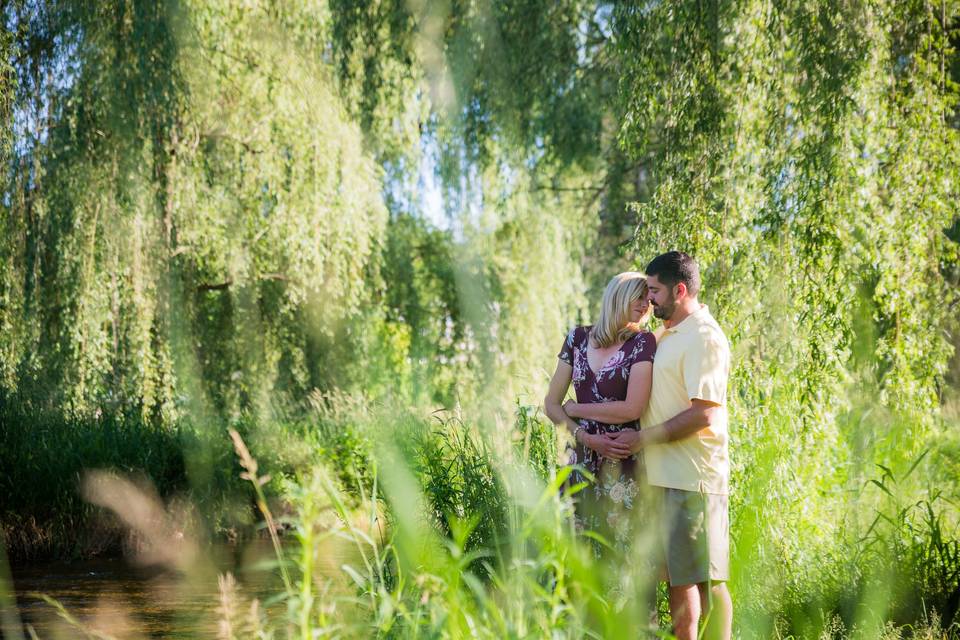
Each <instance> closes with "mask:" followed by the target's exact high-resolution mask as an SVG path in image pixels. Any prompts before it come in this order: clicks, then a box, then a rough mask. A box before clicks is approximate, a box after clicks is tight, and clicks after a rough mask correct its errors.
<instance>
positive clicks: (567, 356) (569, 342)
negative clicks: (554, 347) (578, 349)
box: [557, 327, 577, 367]
mask: <svg viewBox="0 0 960 640" xmlns="http://www.w3.org/2000/svg"><path fill="white" fill-rule="evenodd" d="M576 340H577V327H574V328H573V329H570V333H568V334H567V337H566V338H565V339H564V341H563V347H561V348H560V353H558V354H557V357H558V358H560V359H561V360H563V361H564V362H566V363H567V364H568V365H570V366H571V367H572V366H573V348H574V345H575V344H576Z"/></svg>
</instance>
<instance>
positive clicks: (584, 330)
mask: <svg viewBox="0 0 960 640" xmlns="http://www.w3.org/2000/svg"><path fill="white" fill-rule="evenodd" d="M592 328H593V325H592V324H583V325H578V326H576V327H573V328H572V329H570V331H569V332H568V333H567V340H569V341H571V344H580V343H581V342H583V341H584V340H586V338H587V336H588V335H590V329H592Z"/></svg>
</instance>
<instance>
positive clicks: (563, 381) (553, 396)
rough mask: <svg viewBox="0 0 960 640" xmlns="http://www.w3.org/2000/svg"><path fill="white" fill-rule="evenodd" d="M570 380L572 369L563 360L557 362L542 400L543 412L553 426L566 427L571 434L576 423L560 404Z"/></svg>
mask: <svg viewBox="0 0 960 640" xmlns="http://www.w3.org/2000/svg"><path fill="white" fill-rule="evenodd" d="M572 379H573V367H572V366H570V365H569V364H567V363H566V362H564V361H563V360H557V370H556V371H554V372H553V377H552V378H550V387H549V388H548V389H547V395H546V397H545V398H544V399H543V412H544V413H546V414H547V417H548V418H550V420H551V421H552V422H553V424H557V425H560V424H562V425H564V426H566V427H567V429H568V430H569V431H570V433H571V434H572V433H573V431H574V430H575V429H576V428H577V423H576V421H575V420H572V419H571V418H570V416H569V415H567V413H566V412H565V411H564V410H563V406H562V403H563V398H564V396H566V395H567V389H569V388H570V380H572Z"/></svg>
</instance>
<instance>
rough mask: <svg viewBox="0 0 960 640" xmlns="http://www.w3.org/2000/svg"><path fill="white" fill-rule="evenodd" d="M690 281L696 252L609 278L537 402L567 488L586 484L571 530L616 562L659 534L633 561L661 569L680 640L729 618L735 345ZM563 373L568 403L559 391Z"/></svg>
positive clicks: (718, 631)
mask: <svg viewBox="0 0 960 640" xmlns="http://www.w3.org/2000/svg"><path fill="white" fill-rule="evenodd" d="M699 290H700V272H699V268H698V267H697V263H696V262H695V261H694V259H693V258H691V257H690V256H688V255H687V254H685V253H681V252H678V251H671V252H669V253H665V254H663V255H660V256H657V257H656V258H654V259H653V260H652V261H651V262H650V264H648V265H647V268H646V274H641V273H637V272H626V273H621V274H619V275H617V276H616V277H614V278H613V280H611V281H610V283H609V284H608V285H607V288H606V290H605V291H604V294H603V302H602V307H601V310H600V315H599V317H598V318H597V321H596V323H595V324H593V325H590V326H585V327H576V328H574V329H573V330H572V331H571V332H570V333H569V334H568V335H567V338H566V340H565V342H564V344H563V348H562V349H561V351H560V354H559V356H558V357H559V359H560V361H559V362H558V363H557V370H556V372H555V373H554V375H553V378H552V380H551V382H550V389H549V391H548V392H547V397H546V399H545V402H544V405H545V409H546V413H547V415H548V416H549V417H550V419H551V420H553V421H554V422H555V423H556V424H563V425H565V426H566V427H567V428H568V429H569V430H570V434H571V435H572V437H573V439H574V441H575V442H574V445H573V447H572V451H571V452H570V464H572V465H576V466H575V467H574V471H573V473H572V474H571V486H573V485H579V486H581V487H585V488H583V489H582V490H581V491H579V492H576V493H575V494H574V499H575V505H576V520H577V525H578V528H583V529H587V530H590V531H593V532H596V533H598V534H600V536H601V537H602V538H603V539H604V540H605V541H606V544H604V545H602V546H599V545H598V546H597V547H596V548H597V549H598V552H597V553H598V556H603V555H605V554H606V555H608V556H609V555H610V554H613V555H614V556H615V557H617V558H619V562H630V560H629V559H628V558H629V556H627V555H624V554H625V553H626V552H627V551H628V550H629V548H630V547H631V546H637V545H636V542H637V540H638V538H640V537H644V538H645V539H646V540H653V541H654V542H653V544H650V545H648V546H647V547H646V552H645V556H647V557H644V558H642V559H641V560H640V562H642V563H646V564H647V567H648V568H649V571H650V573H651V574H652V575H654V576H659V577H663V578H665V579H666V580H668V581H669V593H670V614H671V618H672V619H673V632H674V634H675V635H676V636H677V637H678V638H680V639H681V640H685V639H690V640H693V639H694V638H697V637H698V625H699V624H700V622H701V621H703V622H704V624H705V629H704V631H705V635H706V637H708V638H729V637H730V631H731V624H732V617H733V606H732V603H731V600H730V594H729V592H728V591H727V586H726V582H727V581H728V580H729V577H730V572H729V521H728V513H727V488H728V482H729V476H730V463H729V458H728V454H727V409H726V389H727V377H728V374H729V369H730V349H729V346H728V343H727V339H726V336H724V334H723V331H722V330H721V329H720V327H719V325H717V322H716V321H715V320H714V319H713V316H711V315H710V311H709V309H708V308H707V306H706V305H704V304H701V303H700V302H699V301H698V300H697V294H698V293H699ZM651 309H652V311H653V315H654V316H656V317H657V318H659V319H660V320H662V322H663V325H662V327H661V328H660V329H658V330H657V331H656V333H651V332H649V331H646V330H644V329H643V328H642V327H643V325H644V324H645V321H646V320H647V318H648V316H649V312H650V310H651ZM571 382H572V383H573V386H574V390H575V392H576V401H573V400H568V401H567V402H566V403H563V398H564V397H565V396H566V394H567V390H568V388H569V386H570V383H571ZM581 470H584V471H586V472H587V473H588V474H589V475H585V474H583V473H581ZM581 483H584V484H581ZM618 554H619V555H618ZM607 559H608V560H610V558H609V557H608V558H607ZM640 591H645V593H636V597H649V596H650V592H649V589H643V588H641V589H640Z"/></svg>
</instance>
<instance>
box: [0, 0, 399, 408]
mask: <svg viewBox="0 0 960 640" xmlns="http://www.w3.org/2000/svg"><path fill="white" fill-rule="evenodd" d="M7 19H8V21H10V22H12V23H14V24H15V25H18V26H19V27H20V28H21V30H22V31H24V32H25V33H26V37H25V38H24V44H25V46H24V48H23V49H22V50H21V52H20V53H21V55H22V56H23V59H22V60H21V62H22V64H21V65H20V66H19V70H20V78H19V80H20V86H21V92H22V99H21V100H20V104H19V105H18V113H17V121H18V130H17V131H16V132H15V133H16V136H17V140H18V143H17V144H18V148H17V149H16V152H15V154H14V156H13V161H12V168H11V179H10V183H9V186H8V189H7V198H6V202H5V203H4V208H5V211H4V215H3V224H4V230H3V234H2V239H0V245H2V247H0V253H2V255H3V257H4V260H3V271H2V273H0V292H2V298H3V300H4V304H3V306H2V307H0V325H2V326H4V328H5V330H4V331H3V337H2V338H0V341H2V343H0V354H2V357H0V361H2V364H0V371H2V383H3V386H4V388H5V389H6V391H7V392H14V391H16V392H17V393H18V394H19V396H20V399H21V400H22V401H25V402H35V403H38V404H42V405H44V406H47V407H53V408H58V409H60V408H65V409H66V410H69V411H75V412H81V413H89V412H93V411H96V410H98V409H99V410H101V411H128V410H131V409H135V410H136V411H139V412H141V413H142V414H143V416H144V417H148V418H151V419H156V420H159V421H161V422H167V421H169V420H172V419H174V418H175V417H176V414H177V412H178V410H179V408H180V407H184V406H188V405H190V403H192V402H197V403H199V405H198V406H200V405H203V404H205V403H207V401H208V400H209V403H210V404H212V405H213V406H211V407H208V408H212V409H216V410H218V411H219V412H221V413H223V414H226V415H233V414H235V413H236V412H237V411H239V410H241V409H244V408H250V407H257V406H262V404H263V403H264V402H265V401H266V399H265V397H264V396H265V394H267V393H268V392H269V391H271V390H280V391H289V392H291V393H299V394H304V393H306V392H307V391H308V390H310V389H312V388H313V387H316V386H319V385H320V383H321V378H322V377H323V376H324V375H325V369H324V364H322V363H323V361H324V358H323V357H321V356H324V355H327V354H326V352H328V351H330V350H331V349H332V347H331V345H332V344H334V343H335V341H334V340H333V336H335V335H337V334H338V333H341V332H342V331H343V330H344V329H343V327H344V326H348V325H350V324H351V323H359V322H360V318H361V316H362V315H363V314H364V313H366V312H367V311H366V309H365V303H366V302H367V301H369V299H370V294H369V292H368V290H367V288H366V287H365V283H366V282H367V278H368V276H369V275H370V273H371V272H375V271H376V264H377V256H378V251H379V247H380V245H381V243H382V241H383V233H384V227H385V224H386V211H385V208H384V206H383V204H382V201H381V198H380V196H379V194H380V173H379V170H378V168H377V166H376V165H375V163H374V162H373V161H372V160H371V158H370V157H369V156H368V155H366V154H365V153H364V151H363V147H362V144H361V133H360V130H359V128H358V127H357V126H356V125H354V124H353V123H352V122H351V120H350V118H349V117H348V116H347V114H346V113H345V111H344V110H343V108H342V106H341V102H340V100H339V98H338V96H337V94H336V89H335V82H334V80H333V78H332V77H331V74H330V71H329V68H328V66H327V65H325V64H324V63H323V57H324V50H325V47H326V33H327V29H328V23H329V15H328V13H327V11H326V7H325V5H324V4H323V3H317V4H304V5H298V6H296V7H294V6H293V5H286V4H282V5H277V6H270V7H262V8H259V9H256V8H254V9H252V10H251V9H243V10H242V9H240V8H239V7H233V6H231V5H230V4H229V3H225V4H223V5H211V4H209V3H198V4H197V5H190V4H182V5H177V6H176V7H174V6H173V5H169V4H163V3H161V4H157V3H125V4H119V5H113V4H95V5H93V4H89V3H69V2H65V3H52V4H50V5H48V6H45V7H44V9H43V10H42V11H40V10H39V9H38V8H37V7H35V6H34V5H33V4H31V3H22V4H19V5H16V6H15V7H14V8H13V9H11V10H10V13H9V15H8V16H7ZM27 47H32V48H33V49H32V50H30V49H28V48H27ZM371 339H372V338H371ZM357 351H358V352H359V353H358V354H357V356H356V357H358V358H362V357H363V356H364V352H363V349H362V348H361V349H359V350H357ZM371 351H372V350H371Z"/></svg>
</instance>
